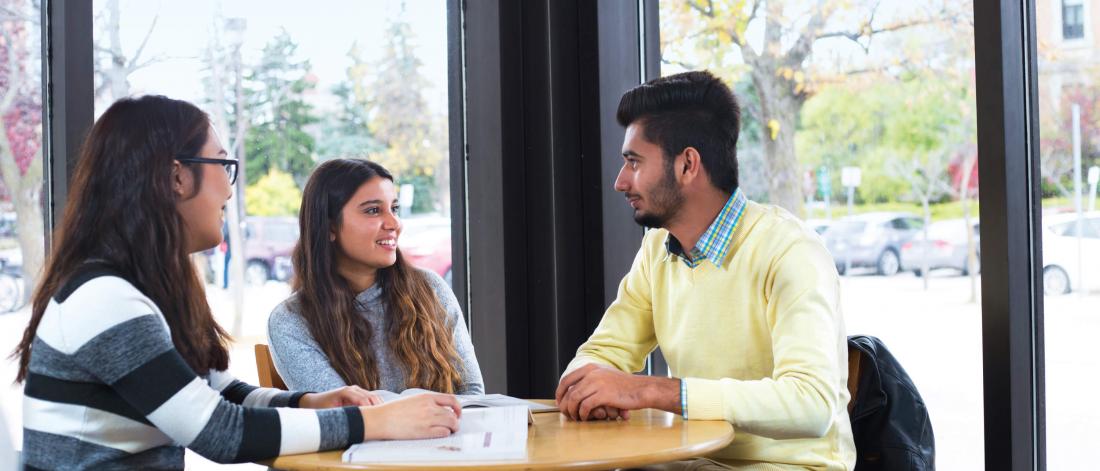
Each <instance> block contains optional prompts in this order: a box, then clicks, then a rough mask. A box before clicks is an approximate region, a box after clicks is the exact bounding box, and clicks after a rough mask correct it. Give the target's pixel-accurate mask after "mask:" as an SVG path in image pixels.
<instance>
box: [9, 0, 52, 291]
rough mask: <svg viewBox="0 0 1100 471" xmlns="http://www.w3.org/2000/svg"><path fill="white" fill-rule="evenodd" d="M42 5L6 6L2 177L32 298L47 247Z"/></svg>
mask: <svg viewBox="0 0 1100 471" xmlns="http://www.w3.org/2000/svg"><path fill="white" fill-rule="evenodd" d="M40 12H41V5H40V4H39V3H38V2H36V1H24V0H3V1H2V2H0V21H2V23H0V38H2V41H0V57H4V60H5V62H4V64H3V66H2V67H0V123H2V126H3V130H4V133H3V136H2V137H0V174H2V176H3V182H4V187H5V189H6V190H7V195H8V196H9V197H10V198H11V201H12V204H13V206H14V207H15V214H16V219H17V221H18V224H19V228H18V231H17V237H18V239H19V248H20V251H21V252H22V255H23V278H24V285H25V287H26V288H27V289H26V290H25V292H26V293H30V292H31V291H32V290H33V288H34V287H35V286H36V285H37V281H38V276H39V273H40V272H41V271H42V263H43V261H44V259H45V244H43V243H42V235H43V234H45V226H44V223H43V217H42V204H41V198H42V97H41V90H42V88H41V79H40V75H39V72H40V70H39V68H38V66H37V65H36V62H37V58H38V57H40V52H39V50H38V44H39V41H38V39H39V38H40V33H39V32H38V29H39V26H40V25H39V23H40V20H39V18H40V17H41V16H40Z"/></svg>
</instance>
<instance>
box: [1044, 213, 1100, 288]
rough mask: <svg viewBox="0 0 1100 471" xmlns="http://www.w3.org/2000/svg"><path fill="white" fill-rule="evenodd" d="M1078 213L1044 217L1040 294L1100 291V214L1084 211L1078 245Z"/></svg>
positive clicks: (1045, 215)
mask: <svg viewBox="0 0 1100 471" xmlns="http://www.w3.org/2000/svg"><path fill="white" fill-rule="evenodd" d="M1077 234H1078V232H1077V214H1076V213H1061V214H1051V215H1047V214H1044V215H1043V292H1044V293H1046V294H1047V295H1057V294H1065V293H1069V292H1070V291H1072V290H1077V289H1083V290H1085V291H1093V290H1100V211H1092V212H1086V213H1085V214H1084V220H1083V221H1082V224H1081V239H1080V240H1081V246H1080V252H1078V245H1077V240H1078V239H1077Z"/></svg>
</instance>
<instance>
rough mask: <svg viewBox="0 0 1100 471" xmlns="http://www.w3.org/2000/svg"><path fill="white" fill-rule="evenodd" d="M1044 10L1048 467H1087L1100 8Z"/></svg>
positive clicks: (1098, 255) (1095, 298)
mask: <svg viewBox="0 0 1100 471" xmlns="http://www.w3.org/2000/svg"><path fill="white" fill-rule="evenodd" d="M1035 13H1036V22H1035V27H1036V36H1037V38H1036V39H1037V42H1038V54H1039V61H1038V70H1039V82H1038V89H1039V96H1038V101H1039V153H1040V171H1041V177H1042V180H1041V190H1042V195H1041V196H1042V205H1043V211H1042V234H1043V235H1042V237H1043V243H1042V251H1043V256H1042V258H1043V272H1042V273H1043V292H1044V297H1043V303H1044V308H1043V310H1044V315H1045V317H1044V319H1045V321H1044V325H1043V332H1044V335H1045V336H1046V340H1045V343H1044V345H1045V348H1046V399H1047V400H1046V413H1047V418H1046V420H1047V423H1046V425H1047V430H1046V433H1047V468H1048V469H1084V468H1088V467H1090V466H1091V465H1090V463H1091V462H1092V461H1093V460H1092V456H1091V454H1090V453H1089V450H1090V449H1091V447H1092V446H1095V444H1096V443H1097V441H1100V430H1097V428H1096V427H1094V426H1092V425H1093V424H1097V423H1100V405H1098V404H1097V403H1096V401H1095V400H1094V399H1093V398H1092V397H1091V396H1090V395H1089V394H1088V390H1089V389H1092V388H1094V387H1095V386H1096V381H1095V379H1094V378H1093V376H1092V375H1089V374H1082V372H1085V371H1097V370H1100V355H1097V348H1096V337H1097V335H1100V316H1098V315H1097V314H1100V212H1097V211H1096V209H1095V208H1096V182H1097V179H1098V178H1100V147H1098V145H1100V121H1098V119H1097V118H1098V116H1100V115H1097V111H1098V105H1100V88H1098V86H1100V84H1098V83H1097V81H1096V79H1097V75H1096V72H1097V69H1096V60H1095V58H1094V56H1095V54H1096V51H1098V50H1100V43H1097V42H1096V36H1095V31H1093V27H1094V26H1095V24H1096V21H1097V19H1098V17H1097V14H1098V12H1097V10H1096V2H1088V1H1084V2H1082V1H1080V0H1072V1H1071V0H1062V1H1055V0H1039V1H1037V2H1036V3H1035ZM1059 20H1061V21H1062V24H1059ZM1069 39H1074V40H1073V41H1068V40H1069Z"/></svg>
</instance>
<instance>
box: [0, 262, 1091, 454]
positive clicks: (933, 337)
mask: <svg viewBox="0 0 1100 471" xmlns="http://www.w3.org/2000/svg"><path fill="white" fill-rule="evenodd" d="M969 286H970V284H969V279H968V278H964V277H958V276H952V275H949V274H940V273H933V278H932V279H931V283H930V287H929V290H928V291H925V290H924V289H923V287H922V283H921V281H920V279H918V278H915V277H913V276H911V275H907V274H902V275H898V276H895V277H891V278H883V277H878V276H869V275H859V274H856V275H853V276H849V277H845V278H843V280H842V303H843V307H844V314H845V319H846V323H847V330H848V333H849V334H870V335H875V336H877V337H879V338H881V339H882V340H883V341H884V342H886V345H887V346H888V347H889V348H890V349H891V351H893V353H894V354H895V355H896V356H897V357H898V359H899V360H900V361H901V362H902V364H903V365H904V367H905V368H906V370H907V371H908V372H909V374H910V376H912V377H913V380H914V381H915V382H916V385H917V387H918V389H919V390H920V392H921V394H922V395H923V396H924V399H925V402H926V403H927V405H928V408H929V410H930V414H931V417H932V425H933V428H934V429H935V434H936V445H937V465H938V466H937V467H938V468H939V469H943V470H948V471H951V470H962V471H970V470H975V469H982V468H983V453H984V452H983V445H982V397H983V396H982V376H981V371H982V368H981V319H980V312H981V309H980V304H979V303H973V302H970V301H969V296H970V292H969ZM286 295H287V287H286V285H283V284H278V283H268V284H267V285H265V286H263V287H257V288H250V289H249V291H248V293H247V299H248V300H249V304H248V305H247V306H246V313H245V319H244V323H243V329H242V330H243V332H242V334H243V335H241V336H240V337H238V339H237V340H238V342H237V344H236V345H235V346H234V348H233V350H232V353H231V355H232V361H231V366H230V369H231V370H232V371H233V372H234V374H236V375H237V376H238V377H239V378H241V379H243V380H245V381H251V382H255V381H256V371H255V359H254V357H253V354H252V345H253V344H254V343H256V342H257V341H263V339H264V338H265V337H266V334H265V325H266V320H267V315H268V313H269V312H270V311H271V308H272V307H273V306H274V305H275V304H276V303H278V302H279V301H280V300H282V299H283V298H285V297H286ZM210 297H211V305H212V306H213V308H214V310H215V313H221V315H220V316H219V320H220V321H221V322H222V324H223V325H225V326H230V325H232V319H231V316H230V315H228V313H229V312H230V309H229V305H230V304H229V302H228V296H226V294H225V293H224V292H221V291H220V290H212V291H211V296H210ZM27 318H28V314H27V312H26V311H23V312H18V313H12V314H5V315H0V350H2V351H3V352H5V353H6V352H10V351H11V349H12V348H14V346H15V345H16V343H18V341H19V338H20V336H21V334H22V331H23V327H24V326H25V325H26V322H27ZM1045 327H1046V334H1047V339H1046V348H1047V349H1046V360H1047V363H1046V364H1047V368H1046V370H1047V376H1046V382H1047V414H1048V415H1047V450H1048V467H1049V468H1050V469H1080V468H1081V467H1082V466H1085V464H1086V463H1092V462H1093V457H1092V456H1091V455H1092V454H1091V452H1090V450H1091V449H1092V447H1094V446H1096V444H1097V443H1100V427H1098V426H1097V424H1100V402H1098V401H1096V400H1095V397H1096V391H1097V390H1098V389H1100V388H1098V386H1100V379H1098V376H1097V373H1098V372H1100V342H1098V341H1097V339H1100V294H1097V293H1094V294H1092V295H1090V296H1087V297H1080V296H1078V295H1076V294H1071V295H1067V296H1058V297H1051V298H1047V300H1046V324H1045ZM14 375H15V364H14V362H11V361H10V360H7V359H4V360H2V361H0V378H4V380H3V384H5V386H4V387H0V411H2V412H3V413H4V414H5V416H6V417H7V419H8V423H9V425H14V424H18V423H20V417H21V411H20V408H21V405H20V401H21V393H20V388H19V387H16V386H14V385H12V386H8V385H7V384H10V383H8V381H10V379H11V378H14ZM12 433H13V435H14V436H15V439H16V440H19V439H20V438H19V437H21V436H22V434H21V431H20V430H18V429H16V430H13V431H12ZM187 460H188V461H187V463H188V468H189V469H215V468H216V469H226V468H229V467H221V466H218V465H215V464H213V463H210V462H208V461H205V460H202V459H201V458H200V457H198V456H197V455H194V454H193V453H188V458H187ZM233 468H237V469H246V468H247V469H262V468H260V467H257V466H253V465H235V466H233Z"/></svg>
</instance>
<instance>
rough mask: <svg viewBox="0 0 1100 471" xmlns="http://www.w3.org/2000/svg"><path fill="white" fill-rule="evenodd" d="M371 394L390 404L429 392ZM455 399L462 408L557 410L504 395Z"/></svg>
mask: <svg viewBox="0 0 1100 471" xmlns="http://www.w3.org/2000/svg"><path fill="white" fill-rule="evenodd" d="M373 392H374V393H375V394H378V395H379V396H382V400H384V401H386V402H390V401H395V400H398V399H401V398H404V397H409V396H415V395H417V394H424V393H428V392H431V391H428V390H426V389H417V388H410V389H406V390H404V391H401V394H397V393H394V392H390V391H383V390H379V391H373ZM455 397H456V398H458V403H459V404H461V405H462V407H463V408H476V407H508V406H525V407H527V408H528V409H531V412H554V411H557V410H558V408H557V407H554V406H548V405H544V404H539V403H537V402H531V401H526V400H523V399H519V398H515V397H512V396H505V395H504V394H463V395H457V396H455Z"/></svg>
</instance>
